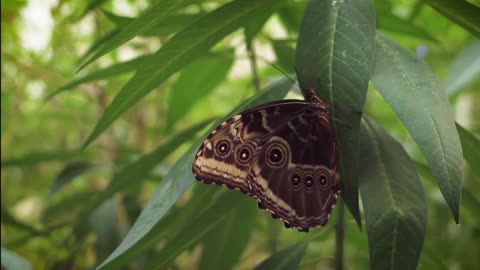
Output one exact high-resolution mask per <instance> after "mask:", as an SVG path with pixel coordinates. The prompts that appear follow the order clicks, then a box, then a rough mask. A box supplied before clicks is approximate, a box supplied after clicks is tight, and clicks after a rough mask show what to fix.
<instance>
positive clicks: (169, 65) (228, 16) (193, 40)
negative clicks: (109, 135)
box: [83, 0, 283, 147]
mask: <svg viewBox="0 0 480 270" xmlns="http://www.w3.org/2000/svg"><path fill="white" fill-rule="evenodd" d="M281 2H283V1H275V0H264V1H255V0H236V1H233V2H229V3H227V4H225V5H223V6H221V7H220V8H218V9H217V10H215V11H213V12H211V13H209V14H208V15H206V16H204V17H203V18H202V19H200V20H199V21H197V22H196V23H195V24H194V25H193V26H192V27H190V28H187V29H185V30H182V31H181V32H178V33H177V34H176V35H175V36H173V37H172V38H171V39H170V40H169V41H168V42H167V43H166V44H165V45H163V46H162V47H161V48H160V50H158V51H157V52H156V53H155V54H154V55H152V57H150V58H149V59H148V61H146V62H145V63H144V65H143V66H142V67H141V68H139V69H138V71H137V72H136V73H135V75H134V76H133V78H132V79H130V80H129V81H128V82H127V84H126V85H125V86H124V87H123V89H122V90H120V92H119V93H118V94H117V95H116V96H115V98H114V100H113V101H112V103H111V104H110V105H109V106H108V107H107V109H106V110H105V112H104V114H103V115H102V117H101V118H100V120H99V121H98V123H97V124H96V126H95V128H94V130H93V131H92V133H91V134H90V136H89V137H88V138H87V140H86V142H85V144H84V145H83V147H86V146H87V145H89V144H90V143H91V142H92V141H93V140H94V139H95V138H97V137H98V136H99V135H100V134H101V133H102V132H103V131H104V130H105V129H106V128H107V127H108V126H110V124H111V123H112V122H113V121H114V120H115V119H117V118H118V117H119V116H120V115H121V114H122V113H123V112H125V111H126V110H128V109H129V108H130V107H131V106H133V104H135V103H136V102H138V101H139V100H140V99H141V98H142V97H143V96H145V95H146V94H147V93H149V92H150V91H151V90H153V88H155V87H156V86H158V85H159V84H160V83H162V82H163V81H164V80H166V79H167V78H168V77H170V76H171V75H172V74H174V73H175V72H177V71H178V70H180V69H181V68H183V67H184V66H186V65H187V64H189V63H191V62H192V61H193V60H195V59H196V58H198V57H200V56H202V55H204V54H205V53H206V52H207V51H208V50H209V49H210V48H211V47H213V46H214V45H215V44H216V43H217V42H219V41H220V40H222V39H223V38H224V37H225V36H227V35H228V34H230V33H231V32H233V31H235V30H236V29H238V28H239V27H241V26H242V25H243V24H244V23H245V21H247V20H252V19H254V18H256V17H257V16H262V15H263V14H264V12H265V7H268V6H272V5H275V6H277V5H279V3H281ZM269 10H270V9H267V11H269Z"/></svg>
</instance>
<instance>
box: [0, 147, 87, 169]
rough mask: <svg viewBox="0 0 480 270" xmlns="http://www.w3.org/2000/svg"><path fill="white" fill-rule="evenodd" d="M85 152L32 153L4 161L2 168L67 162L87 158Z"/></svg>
mask: <svg viewBox="0 0 480 270" xmlns="http://www.w3.org/2000/svg"><path fill="white" fill-rule="evenodd" d="M86 155H87V153H86V152H85V151H80V150H70V151H69V150H66V151H51V152H31V153H29V154H26V155H24V156H22V157H19V158H13V159H7V160H2V163H1V164H2V167H23V166H33V165H37V164H38V163H43V162H47V161H65V160H69V159H73V158H80V157H83V156H86Z"/></svg>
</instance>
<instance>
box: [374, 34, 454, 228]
mask: <svg viewBox="0 0 480 270" xmlns="http://www.w3.org/2000/svg"><path fill="white" fill-rule="evenodd" d="M372 82H373V85H374V86H375V89H376V90H377V91H378V92H379V93H380V94H381V95H382V96H383V98H384V99H385V100H386V102H387V103H388V104H389V105H390V106H391V107H392V109H393V111H394V112H395V114H396V115H397V116H398V117H399V118H400V120H401V121H402V122H403V124H404V125H405V127H406V128H407V129H408V131H409V132H410V134H411V135H412V137H413V139H414V140H415V141H416V142H417V144H418V146H419V147H420V149H421V150H422V152H423V154H424V155H425V158H426V159H427V161H428V163H429V165H430V167H431V169H432V174H433V175H434V176H435V178H436V179H437V181H438V184H439V186H440V190H441V191H442V193H443V196H444V197H445V200H446V201H447V204H448V206H449V208H450V211H451V212H452V214H453V216H454V218H455V221H456V222H457V223H458V219H459V204H460V192H461V188H462V177H463V168H462V166H463V155H462V147H461V145H460V140H459V138H458V133H457V130H456V129H455V122H454V120H453V115H452V109H451V107H450V104H449V103H448V99H447V96H446V94H445V92H444V91H443V90H442V89H441V87H440V85H439V83H438V80H437V78H436V77H435V74H434V73H433V72H432V71H431V69H430V68H429V67H428V66H427V65H426V64H425V63H424V62H423V61H422V60H420V59H418V58H417V57H416V56H415V54H413V53H411V52H409V51H408V50H406V49H405V48H403V47H402V46H400V45H398V44H397V43H396V42H394V41H393V40H391V39H389V38H387V37H386V36H384V35H383V34H381V33H378V34H377V46H376V58H375V67H374V71H373V74H372Z"/></svg>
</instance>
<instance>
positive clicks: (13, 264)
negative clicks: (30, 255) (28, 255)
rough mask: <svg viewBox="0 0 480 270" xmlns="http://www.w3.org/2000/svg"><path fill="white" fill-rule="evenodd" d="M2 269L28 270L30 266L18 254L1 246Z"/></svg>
mask: <svg viewBox="0 0 480 270" xmlns="http://www.w3.org/2000/svg"><path fill="white" fill-rule="evenodd" d="M1 256H2V269H4V267H5V270H30V269H32V266H31V265H30V263H29V262H28V261H27V260H25V258H23V257H21V256H20V255H18V254H16V253H14V252H12V251H10V250H8V249H6V248H4V247H1Z"/></svg>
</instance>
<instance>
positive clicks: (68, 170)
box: [50, 161, 101, 195]
mask: <svg viewBox="0 0 480 270" xmlns="http://www.w3.org/2000/svg"><path fill="white" fill-rule="evenodd" d="M99 167H101V165H99V164H93V163H91V162H88V161H75V162H72V163H69V164H67V165H65V167H63V169H62V170H61V171H60V172H59V173H58V174H57V176H55V179H54V180H53V183H52V185H51V186H50V195H53V194H54V193H55V192H57V191H58V190H59V189H60V188H62V187H63V186H65V185H67V184H69V183H71V182H72V181H73V180H75V179H76V178H77V177H79V176H81V175H82V174H85V173H87V172H89V171H91V170H94V169H97V168H99Z"/></svg>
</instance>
